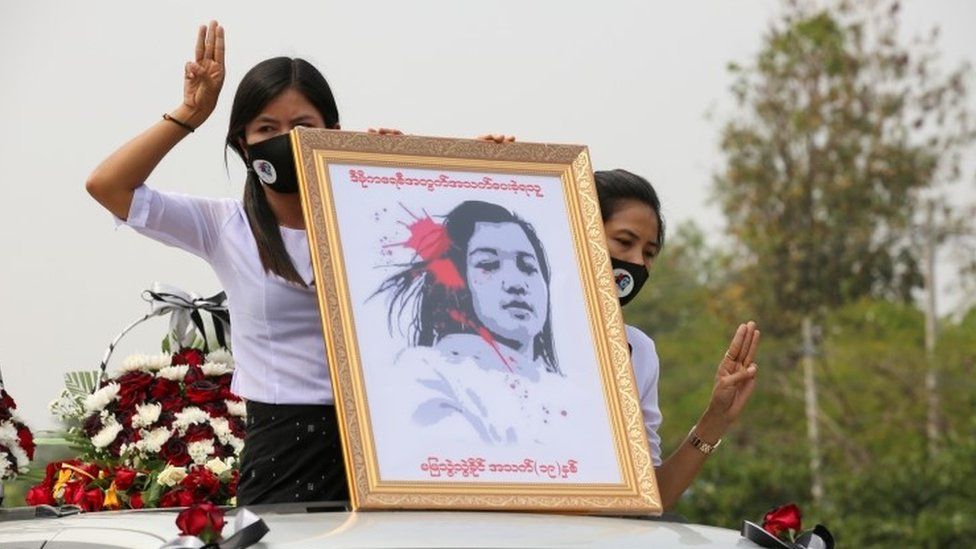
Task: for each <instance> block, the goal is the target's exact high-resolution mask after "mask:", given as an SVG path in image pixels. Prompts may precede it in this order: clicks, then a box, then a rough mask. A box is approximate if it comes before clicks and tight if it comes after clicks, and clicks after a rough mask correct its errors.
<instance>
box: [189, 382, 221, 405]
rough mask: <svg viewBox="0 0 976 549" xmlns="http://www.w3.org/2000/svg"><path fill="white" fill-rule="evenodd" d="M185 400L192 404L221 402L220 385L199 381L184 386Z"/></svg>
mask: <svg viewBox="0 0 976 549" xmlns="http://www.w3.org/2000/svg"><path fill="white" fill-rule="evenodd" d="M186 398H187V400H189V401H190V402H192V403H193V404H203V403H205V402H212V401H214V400H223V390H222V388H221V387H220V385H217V384H216V383H214V382H212V381H210V380H206V379H201V380H198V381H194V382H192V383H189V384H188V385H187V386H186Z"/></svg>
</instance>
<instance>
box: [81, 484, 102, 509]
mask: <svg viewBox="0 0 976 549" xmlns="http://www.w3.org/2000/svg"><path fill="white" fill-rule="evenodd" d="M104 501H105V493H104V492H102V489H101V488H92V489H91V490H85V491H84V492H82V496H81V497H80V500H79V501H78V502H77V505H78V506H79V507H81V510H82V511H101V510H102V502H104Z"/></svg>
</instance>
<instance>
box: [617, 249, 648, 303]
mask: <svg viewBox="0 0 976 549" xmlns="http://www.w3.org/2000/svg"><path fill="white" fill-rule="evenodd" d="M610 265H611V266H612V267H613V282H614V284H615V285H616V286H617V298H618V299H620V306H621V307H623V306H624V305H626V304H628V303H630V300H631V299H634V296H636V295H637V292H639V291H640V290H641V287H643V286H644V283H645V282H647V277H648V274H647V267H646V266H644V265H639V264H637V263H630V262H629V261H622V260H620V259H617V258H615V257H611V258H610Z"/></svg>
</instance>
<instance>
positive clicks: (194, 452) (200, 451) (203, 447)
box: [186, 438, 214, 465]
mask: <svg viewBox="0 0 976 549" xmlns="http://www.w3.org/2000/svg"><path fill="white" fill-rule="evenodd" d="M186 453H188V454H190V459H192V460H193V463H196V464H197V465H203V464H204V463H206V462H207V460H209V459H210V456H211V455H212V454H213V453H214V441H213V439H210V438H208V439H207V440H198V441H195V442H191V443H189V444H187V445H186Z"/></svg>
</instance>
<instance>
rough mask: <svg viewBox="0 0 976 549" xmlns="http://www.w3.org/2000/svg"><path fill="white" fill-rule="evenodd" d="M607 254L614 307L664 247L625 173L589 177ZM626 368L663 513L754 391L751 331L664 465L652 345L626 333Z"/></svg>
mask: <svg viewBox="0 0 976 549" xmlns="http://www.w3.org/2000/svg"><path fill="white" fill-rule="evenodd" d="M593 175H594V179H595V181H596V190H597V195H598V196H599V200H600V210H601V213H602V217H603V228H604V232H605V233H606V236H607V248H608V250H609V252H610V259H611V263H612V265H613V274H614V280H615V282H616V284H617V293H618V296H619V298H620V303H621V305H626V304H627V303H629V302H630V300H632V299H633V298H634V296H635V295H637V292H639V291H640V289H641V287H642V286H643V284H644V282H645V281H647V279H648V269H649V268H650V267H651V265H652V264H653V263H654V259H655V258H656V257H657V255H658V253H660V251H661V248H662V247H663V246H664V218H663V216H662V215H661V201H660V200H659V199H658V196H657V193H656V192H655V191H654V187H652V186H651V184H650V183H649V182H648V181H647V180H646V179H644V178H642V177H640V176H638V175H635V174H633V173H630V172H628V171H625V170H619V169H618V170H611V171H598V172H595V173H594V174H593ZM626 332H627V341H628V343H629V344H630V350H631V361H632V363H633V366H634V374H635V377H636V379H637V386H638V392H639V394H640V401H641V409H642V411H643V414H644V425H645V428H646V430H647V435H648V442H649V443H650V445H651V454H652V459H653V462H654V466H655V468H656V473H657V481H658V489H659V491H660V493H661V499H662V500H663V501H662V503H663V505H664V508H665V509H668V508H670V507H672V506H673V505H674V504H675V503H677V501H678V499H679V498H680V497H681V494H682V493H684V491H685V490H686V489H687V488H688V486H690V485H691V483H692V481H693V480H694V479H695V477H696V476H697V475H698V471H699V470H700V469H701V467H702V465H703V464H704V463H705V459H706V458H707V457H708V456H709V455H710V454H711V453H712V452H713V451H714V450H715V449H716V448H718V446H719V443H720V442H721V440H722V435H723V434H724V433H725V431H726V430H727V429H728V428H729V426H730V425H731V424H732V423H733V422H734V421H735V420H736V419H737V418H738V417H739V414H740V413H741V412H742V409H743V408H744V407H745V405H746V403H747V402H748V401H749V396H750V395H751V394H752V391H753V389H754V388H755V385H756V374H757V373H758V366H757V365H756V363H755V358H756V351H757V349H758V345H759V330H758V329H757V328H756V324H755V323H754V322H751V321H750V322H747V323H745V324H740V325H739V326H738V328H737V329H736V332H735V335H734V336H733V337H732V341H731V342H730V343H729V347H728V349H727V350H726V352H725V355H724V356H723V357H721V359H720V361H719V365H718V370H717V372H716V374H715V386H714V387H713V389H712V395H711V398H710V399H709V402H708V404H707V406H706V407H705V411H704V412H703V413H702V415H701V417H700V418H699V420H698V422H697V423H696V424H695V425H694V426H692V427H691V430H690V431H689V432H688V436H687V437H685V439H684V440H683V441H682V443H681V445H680V446H679V447H678V449H677V450H675V451H674V452H673V453H672V454H671V456H670V457H668V458H667V459H666V460H662V459H661V437H660V435H658V428H659V427H660V426H661V419H662V418H661V411H660V409H659V408H658V404H657V381H658V370H659V363H658V357H657V351H656V349H655V347H654V341H653V340H651V338H649V337H648V336H647V335H646V334H644V333H643V332H641V331H640V330H638V329H637V328H634V327H633V326H629V325H628V326H626Z"/></svg>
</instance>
